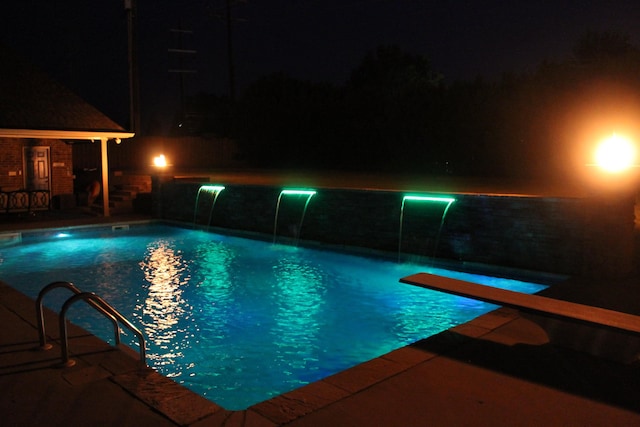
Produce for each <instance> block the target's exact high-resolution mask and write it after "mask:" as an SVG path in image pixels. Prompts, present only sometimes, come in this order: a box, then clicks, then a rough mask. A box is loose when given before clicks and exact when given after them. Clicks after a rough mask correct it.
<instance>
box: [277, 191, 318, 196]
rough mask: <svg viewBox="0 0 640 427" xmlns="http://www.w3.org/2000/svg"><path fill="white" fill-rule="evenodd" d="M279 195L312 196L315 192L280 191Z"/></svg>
mask: <svg viewBox="0 0 640 427" xmlns="http://www.w3.org/2000/svg"><path fill="white" fill-rule="evenodd" d="M280 194H290V195H297V196H314V195H315V194H316V191H315V190H282V192H281V193H280Z"/></svg>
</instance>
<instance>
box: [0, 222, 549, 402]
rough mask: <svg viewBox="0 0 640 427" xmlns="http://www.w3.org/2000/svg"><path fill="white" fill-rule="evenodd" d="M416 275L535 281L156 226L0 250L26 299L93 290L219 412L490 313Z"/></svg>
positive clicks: (95, 323)
mask: <svg viewBox="0 0 640 427" xmlns="http://www.w3.org/2000/svg"><path fill="white" fill-rule="evenodd" d="M419 271H425V272H430V273H434V274H441V275H445V276H449V277H457V278H461V279H464V280H469V281H473V282H477V283H484V284H489V285H492V286H497V287H503V288H508V289H514V290H518V291H522V292H536V291H538V290H540V289H542V288H543V287H544V286H542V285H539V284H533V283H526V282H520V281H514V280H508V279H498V278H491V277H487V276H477V275H470V274H465V273H459V272H453V271H446V270H440V269H435V268H430V267H427V266H424V265H416V264H398V263H396V262H394V261H388V260H384V259H376V258H365V257H360V256H354V255H347V254H339V253H334V252H330V251H324V250H316V249H305V248H299V247H292V246H285V245H279V244H272V243H269V242H264V241H257V240H250V239H244V238H239V237H230V236H225V235H221V234H213V233H208V232H204V231H200V230H190V229H184V228H178V227H171V226H167V225H151V226H144V227H131V228H129V229H128V230H117V231H112V230H111V229H101V230H99V231H82V232H76V231H67V232H66V234H53V233H52V234H50V235H48V236H46V237H25V238H24V239H23V241H22V243H20V244H17V245H11V246H7V247H3V248H0V279H2V280H3V281H5V282H7V283H9V284H10V285H11V286H14V287H15V288H17V289H19V290H20V291H22V292H24V293H25V294H27V295H29V296H31V297H33V298H35V297H36V296H37V294H38V292H39V291H40V289H42V287H44V286H45V285H46V284H48V283H50V282H52V281H55V280H64V281H70V282H73V283H74V284H75V285H76V286H78V287H79V288H80V289H82V290H84V291H92V292H96V293H97V294H98V295H100V296H102V297H103V298H104V299H106V300H107V301H108V302H109V303H111V304H112V305H113V306H114V307H115V308H116V309H118V310H119V311H120V312H121V313H123V314H124V315H125V316H127V317H128V318H129V319H130V320H132V322H133V323H134V324H136V325H137V326H138V327H139V328H140V329H141V330H142V331H143V333H144V334H145V336H146V339H147V346H148V352H147V354H148V362H149V364H150V365H151V366H152V367H153V368H155V369H157V370H158V371H159V372H161V373H163V374H164V375H167V376H169V377H171V378H173V379H174V380H175V381H177V382H179V383H182V384H184V385H185V386H186V387H188V388H190V389H192V390H194V391H195V392H197V393H199V394H201V395H203V396H205V397H207V398H208V399H210V400H212V401H214V402H216V403H217V404H219V405H220V406H222V407H224V408H226V409H230V410H238V409H245V408H247V407H248V406H251V405H253V404H255V403H257V402H260V401H263V400H266V399H268V398H270V397H272V396H275V395H278V394H282V393H284V392H287V391H290V390H292V389H295V388H298V387H300V386H302V385H305V384H308V383H311V382H314V381H317V380H320V379H322V378H324V377H326V376H329V375H331V374H333V373H336V372H339V371H342V370H345V369H348V368H350V367H352V366H354V365H356V364H358V363H361V362H364V361H366V360H370V359H373V358H375V357H377V356H380V355H382V354H385V353H387V352H389V351H391V350H393V349H396V348H399V347H402V346H404V345H407V344H409V343H412V342H415V341H417V340H419V339H422V338H425V337H427V336H430V335H433V334H436V333H438V332H441V331H443V330H445V329H448V328H450V327H452V326H455V325H458V324H460V323H464V322H466V321H468V320H470V319H472V318H474V317H477V316H479V315H480V314H483V313H485V312H487V311H490V310H491V309H493V308H494V307H495V306H491V305H488V304H484V303H480V302H478V301H474V300H469V299H465V298H460V297H455V296H452V295H447V294H443V293H438V292H433V291H429V290H426V289H422V288H418V287H413V286H409V285H404V284H401V283H399V282H398V279H399V278H401V277H404V276H406V275H409V274H413V273H416V272H419ZM68 297H69V293H68V292H65V291H60V292H52V293H51V294H49V295H48V296H47V297H46V298H45V304H46V305H47V306H49V307H51V308H52V309H54V310H56V311H58V310H59V308H60V305H61V304H62V303H63V302H64V300H66V299H67V298H68ZM83 306H84V305H82V304H77V305H75V306H73V307H72V309H71V310H70V311H69V318H70V319H71V320H72V321H73V322H74V323H76V324H79V325H80V326H82V327H84V328H86V329H88V330H89V331H91V332H93V333H95V334H97V335H98V336H100V337H101V338H103V339H105V340H107V341H109V340H112V339H113V337H112V332H113V331H112V329H111V324H110V323H109V322H107V321H106V320H105V319H104V318H101V317H100V316H98V315H96V314H95V313H94V312H93V311H92V310H90V309H88V308H85V307H83ZM131 343H132V344H133V345H135V339H134V338H133V337H131ZM71 351H73V347H71Z"/></svg>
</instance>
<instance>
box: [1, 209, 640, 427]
mask: <svg viewBox="0 0 640 427" xmlns="http://www.w3.org/2000/svg"><path fill="white" fill-rule="evenodd" d="M144 219H145V217H140V216H127V217H112V218H102V217H99V216H94V215H87V214H86V213H84V212H82V211H72V212H65V213H60V212H51V213H47V214H45V213H41V214H40V215H38V214H36V216H34V217H23V218H19V217H16V218H14V219H11V220H8V219H5V220H4V221H0V231H9V230H16V229H40V228H48V227H68V226H74V225H90V224H95V223H112V222H119V221H124V222H126V221H133V220H136V221H137V220H144ZM0 279H1V277H0ZM545 295H547V296H551V297H554V298H561V299H567V300H573V301H576V302H580V303H584V304H594V305H599V306H602V307H605V308H609V309H614V310H621V311H625V312H628V313H632V314H640V278H638V277H629V278H625V279H624V280H618V281H606V282H603V281H598V280H596V279H594V278H572V279H571V280H569V281H567V282H566V283H563V284H560V285H557V286H554V287H553V288H551V289H549V290H547V291H545ZM427 315H429V314H428V313H425V316H427ZM0 322H2V323H1V324H2V325H3V329H2V333H1V334H0V413H1V414H2V417H3V419H2V424H3V425H22V426H32V425H33V426H35V425H60V426H62V425H74V426H75V425H79V426H80V425H102V426H128V425H131V426H133V425H135V426H142V425H153V426H164V425H167V426H175V425H187V426H274V425H291V426H327V425H332V426H365V425H366V426H393V425H434V426H451V425H474V426H476V425H492V426H500V425H505V426H512V425H521V426H524V425H531V426H534V425H535V426H539V425H607V426H614V425H615V426H617V425H620V426H628V425H640V364H639V363H638V362H634V363H620V362H615V361H611V360H609V359H605V358H602V357H596V356H593V355H590V354H587V353H585V352H580V351H575V350H569V349H566V348H564V347H559V346H554V345H551V344H549V342H548V335H547V333H546V332H545V331H544V330H543V329H541V328H540V327H539V326H538V325H537V324H536V323H533V322H532V321H531V320H530V318H528V317H526V316H523V315H522V314H521V313H519V312H518V311H516V310H512V309H506V308H501V309H498V310H496V311H494V312H491V313H488V314H486V315H483V316H481V317H478V318H476V319H474V320H473V321H471V322H469V323H466V324H464V325H461V326H458V327H456V328H453V329H451V330H449V331H445V332H443V333H441V334H438V335H436V336H434V337H431V338H429V339H426V340H423V341H420V342H418V343H416V344H414V345H411V346H407V347H404V348H401V349H399V350H396V351H394V352H391V353H389V354H386V355H384V356H382V357H379V358H377V359H373V360H371V361H369V362H366V363H363V364H361V365H358V366H356V367H354V368H352V369H349V370H347V371H344V372H341V373H338V374H336V375H333V376H331V377H328V378H326V379H324V380H322V381H319V382H316V383H312V384H310V385H308V386H305V387H302V388H300V389H298V390H294V391H292V392H290V393H287V394H284V395H281V396H278V397H275V398H273V399H270V400H268V401H266V402H262V403H259V404H257V405H254V406H252V407H251V408H249V409H248V410H245V411H227V410H225V409H224V408H221V407H219V406H217V405H216V404H215V403H213V402H210V401H207V400H206V399H204V398H202V397H200V396H197V395H195V394H193V393H191V392H189V391H188V390H186V389H185V388H183V387H181V386H179V385H177V384H176V383H174V382H172V381H171V380H168V379H166V378H164V377H162V376H161V375H159V374H157V373H156V372H155V371H153V370H151V369H148V368H147V369H140V368H139V365H138V364H137V362H136V361H135V360H134V358H133V357H132V356H131V355H130V354H128V353H125V352H122V351H120V350H118V349H114V348H113V347H111V346H109V345H107V344H106V343H104V342H103V341H101V340H99V339H97V338H95V337H93V336H91V335H89V334H87V333H86V332H84V331H83V330H81V329H79V328H75V327H73V328H71V329H70V332H71V336H72V339H71V341H70V349H71V354H72V357H73V358H74V359H75V360H76V361H77V363H76V365H75V366H74V367H71V368H61V367H60V363H59V362H60V358H59V357H60V347H59V345H58V344H59V343H58V342H57V339H58V331H57V328H56V325H57V318H56V316H55V314H53V313H50V312H47V327H48V329H47V331H48V333H49V335H50V336H49V341H50V342H53V343H54V348H53V349H51V350H49V351H41V350H38V349H37V347H38V333H37V329H36V315H35V303H34V301H33V300H32V299H30V298H28V297H26V296H24V295H22V294H21V293H19V292H17V291H15V290H14V289H12V288H10V287H9V286H8V285H6V284H3V283H1V282H0ZM632 339H635V340H638V339H640V338H639V337H632Z"/></svg>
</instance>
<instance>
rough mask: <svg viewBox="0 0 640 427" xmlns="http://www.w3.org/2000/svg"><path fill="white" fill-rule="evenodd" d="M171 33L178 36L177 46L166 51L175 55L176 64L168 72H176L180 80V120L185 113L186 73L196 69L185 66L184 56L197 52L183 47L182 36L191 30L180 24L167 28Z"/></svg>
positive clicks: (194, 71)
mask: <svg viewBox="0 0 640 427" xmlns="http://www.w3.org/2000/svg"><path fill="white" fill-rule="evenodd" d="M169 31H170V32H172V33H173V34H175V35H176V36H177V37H178V47H177V48H169V49H167V51H168V52H169V53H170V54H173V55H177V58H178V64H177V67H175V68H169V70H168V71H169V72H170V73H175V74H178V76H179V82H180V113H181V114H182V120H184V118H185V115H186V100H185V99H186V97H185V78H184V76H185V75H186V74H195V73H196V72H197V71H196V70H195V69H192V68H187V67H185V63H184V62H185V58H189V57H191V58H193V57H194V56H195V54H196V53H198V52H197V51H196V50H194V49H185V48H184V40H183V39H184V36H185V35H188V34H193V31H191V30H183V29H182V25H179V27H178V28H177V29H176V28H172V29H170V30H169Z"/></svg>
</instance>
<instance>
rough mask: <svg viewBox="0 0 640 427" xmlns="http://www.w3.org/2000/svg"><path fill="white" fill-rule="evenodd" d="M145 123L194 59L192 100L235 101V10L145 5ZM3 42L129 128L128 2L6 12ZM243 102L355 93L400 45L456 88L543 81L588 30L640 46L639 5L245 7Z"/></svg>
mask: <svg viewBox="0 0 640 427" xmlns="http://www.w3.org/2000/svg"><path fill="white" fill-rule="evenodd" d="M137 1H138V13H137V20H136V23H137V31H138V49H139V60H140V84H141V109H142V114H143V120H156V121H158V120H160V121H162V120H165V119H167V112H168V111H172V110H173V106H174V105H176V103H177V102H178V99H179V95H180V85H179V79H178V77H177V75H176V74H172V73H169V72H168V69H170V68H176V67H177V66H178V65H180V64H179V56H180V55H177V54H171V53H168V51H167V50H168V49H169V48H179V47H180V40H179V38H178V37H177V35H176V33H172V32H171V31H170V30H171V29H179V28H182V29H185V30H191V31H193V33H192V34H185V35H184V37H183V39H182V47H183V48H185V49H193V50H196V51H197V54H195V55H184V56H185V57H186V58H192V59H186V60H185V62H184V63H183V64H182V66H184V67H187V68H190V69H194V70H196V71H197V72H196V73H195V74H189V75H185V80H184V82H185V86H184V88H185V92H186V93H187V94H193V93H197V92H198V91H203V92H208V93H214V94H218V95H223V94H226V93H227V91H228V78H227V53H226V27H225V22H224V20H222V19H220V17H218V16H217V15H221V14H222V15H224V12H225V4H226V2H225V0H182V1H180V0H173V1H171V0H137ZM0 13H1V14H2V21H3V25H2V26H0V41H1V42H2V43H4V44H5V45H8V46H9V47H11V48H13V49H15V50H17V51H18V52H20V53H22V54H23V55H24V56H25V57H26V58H27V59H29V60H31V61H32V62H34V63H35V64H36V65H38V66H40V67H41V68H43V69H44V70H45V71H47V72H48V73H49V74H50V75H51V76H52V77H54V78H56V79H57V80H59V81H61V82H62V83H64V84H65V85H67V86H68V87H70V88H71V89H72V90H74V91H75V92H77V93H78V94H79V95H81V96H82V97H84V98H85V99H86V100H87V101H89V102H91V103H92V104H94V105H95V106H96V107H97V108H99V109H100V110H101V111H103V112H104V113H106V114H107V115H109V116H110V117H111V118H113V119H114V120H116V121H117V122H118V123H120V124H122V125H124V126H126V124H127V123H128V105H129V104H128V92H129V89H128V80H127V75H128V74H127V73H128V66H127V22H126V14H125V11H124V1H123V0H93V1H88V0H64V1H58V2H53V1H49V0H22V1H17V0H14V1H3V2H2V5H0ZM232 15H233V18H234V20H233V22H234V23H233V35H234V36H233V44H234V57H235V61H234V64H235V70H236V81H237V90H238V92H241V91H242V88H243V87H246V85H247V84H249V83H250V82H252V81H254V80H256V79H257V78H258V77H260V76H261V75H265V74H268V73H273V72H277V71H283V72H285V73H286V74H288V75H290V76H292V77H295V78H299V79H303V80H312V81H330V82H333V83H336V84H340V83H344V82H345V81H346V79H347V78H348V77H349V73H350V71H351V70H352V69H353V68H354V67H356V66H357V65H358V64H359V63H360V62H361V61H362V59H363V57H364V55H365V54H366V53H367V52H369V51H372V50H374V49H375V48H376V47H377V46H379V45H381V44H396V45H398V46H400V47H401V48H402V49H404V50H405V51H408V52H410V53H415V54H422V55H425V56H426V57H427V58H428V59H429V60H430V62H431V65H432V67H433V69H434V70H436V71H438V72H440V73H442V74H443V75H444V77H445V80H446V81H447V82H451V81H454V80H460V79H462V80H470V79H473V78H475V77H476V76H483V77H484V78H486V79H493V78H497V77H499V76H500V74H501V73H502V72H505V71H514V72H526V71H533V70H535V68H536V66H537V65H538V64H540V63H541V62H542V61H544V60H545V59H550V60H553V59H565V58H567V57H569V56H570V54H571V48H572V47H573V46H574V45H575V43H576V41H577V40H578V39H579V38H580V36H582V35H583V34H584V33H585V32H586V31H587V30H594V31H616V32H619V33H622V34H626V35H628V36H630V38H631V42H632V43H633V44H635V45H636V46H640V1H637V0H619V1H615V0H614V1H603V0H591V1H589V2H585V1H558V0H556V1H527V2H514V1H507V0H505V1H499V0H484V1H439V2H435V1H428V0H268V1H267V0H260V1H259V0H245V1H242V2H238V3H237V4H235V5H234V6H233V8H232Z"/></svg>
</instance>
